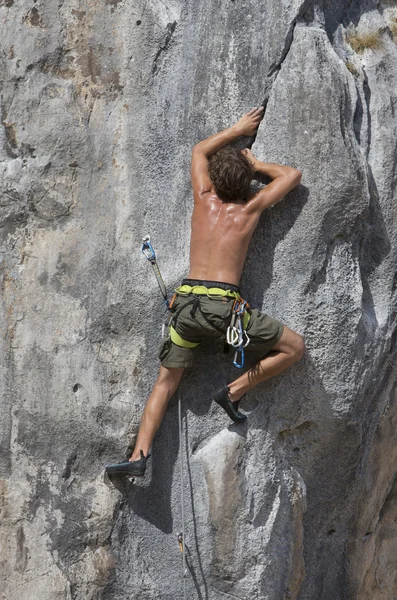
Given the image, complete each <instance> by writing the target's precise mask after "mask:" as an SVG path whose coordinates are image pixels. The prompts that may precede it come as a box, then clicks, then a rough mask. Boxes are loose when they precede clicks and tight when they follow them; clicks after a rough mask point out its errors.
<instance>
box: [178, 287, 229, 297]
mask: <svg viewBox="0 0 397 600" xmlns="http://www.w3.org/2000/svg"><path fill="white" fill-rule="evenodd" d="M175 291H176V293H177V294H180V295H181V296H187V295H189V294H197V295H198V296H215V297H219V298H226V297H227V298H240V294H239V292H232V291H231V290H222V288H217V287H212V288H206V287H205V286H204V285H194V286H191V285H181V286H180V287H178V288H176V290H175Z"/></svg>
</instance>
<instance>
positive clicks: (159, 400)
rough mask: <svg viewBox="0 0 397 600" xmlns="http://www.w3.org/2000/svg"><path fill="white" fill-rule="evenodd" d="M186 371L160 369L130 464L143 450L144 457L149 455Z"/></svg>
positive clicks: (144, 412)
mask: <svg viewBox="0 0 397 600" xmlns="http://www.w3.org/2000/svg"><path fill="white" fill-rule="evenodd" d="M184 370H185V369H184V368H183V367H181V368H173V369H167V368H166V367H160V371H159V375H158V377H157V381H156V383H155V384H154V388H153V391H152V393H151V394H150V396H149V398H148V401H147V403H146V406H145V410H144V411H143V415H142V419H141V424H140V426H139V431H138V437H137V439H136V443H135V448H134V451H133V453H132V454H131V457H130V459H129V460H130V462H133V461H135V460H139V458H140V451H141V450H142V452H143V454H144V456H147V455H148V454H149V449H150V446H151V445H152V442H153V439H154V436H155V434H156V431H157V430H158V428H159V427H160V424H161V421H162V420H163V417H164V413H165V411H166V408H167V405H168V402H169V401H170V399H171V398H172V396H173V395H174V394H175V392H176V390H177V388H178V385H179V383H180V381H181V378H182V375H183V371H184Z"/></svg>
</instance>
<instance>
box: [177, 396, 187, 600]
mask: <svg viewBox="0 0 397 600" xmlns="http://www.w3.org/2000/svg"><path fill="white" fill-rule="evenodd" d="M181 404H182V403H181V388H179V391H178V424H179V452H180V456H181V459H180V461H179V465H180V479H181V523H182V532H181V533H180V534H179V535H178V542H179V550H180V551H181V555H182V583H183V600H186V598H187V596H186V575H187V568H186V548H185V499H184V490H183V451H184V450H183V438H182V406H181Z"/></svg>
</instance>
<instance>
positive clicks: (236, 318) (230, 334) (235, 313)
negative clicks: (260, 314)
mask: <svg viewBox="0 0 397 600" xmlns="http://www.w3.org/2000/svg"><path fill="white" fill-rule="evenodd" d="M248 307H249V306H248V303H247V302H246V301H245V300H243V299H242V298H236V300H235V301H234V303H233V308H232V318H231V321H230V325H229V327H228V328H227V332H226V341H227V343H228V344H229V346H232V347H233V348H236V352H235V353H234V358H233V364H234V366H235V367H237V368H238V369H242V368H243V367H244V364H245V356H244V348H246V347H247V346H248V344H249V343H250V338H249V336H248V334H247V331H246V327H247V325H248V321H249V313H248V312H247V309H248Z"/></svg>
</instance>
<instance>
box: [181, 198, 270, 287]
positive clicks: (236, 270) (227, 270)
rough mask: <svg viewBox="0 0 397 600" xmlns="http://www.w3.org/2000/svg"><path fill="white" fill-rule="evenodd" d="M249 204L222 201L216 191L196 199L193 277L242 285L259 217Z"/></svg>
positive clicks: (193, 223) (191, 257)
mask: <svg viewBox="0 0 397 600" xmlns="http://www.w3.org/2000/svg"><path fill="white" fill-rule="evenodd" d="M248 204H249V202H248V203H246V202H243V201H241V202H228V203H227V202H222V200H220V199H219V198H218V196H217V195H216V193H215V191H214V190H211V191H210V192H207V193H206V194H202V195H201V196H198V197H195V202H194V210H193V215H192V233H191V240H190V272H189V275H188V277H189V278H191V279H204V280H210V281H223V282H226V283H231V284H234V285H239V282H240V277H241V272H242V270H243V266H244V262H245V257H246V255H247V250H248V246H249V243H250V240H251V237H252V233H253V231H254V229H255V227H256V225H257V223H258V218H259V214H258V213H257V211H256V212H253V211H250V210H249V209H248Z"/></svg>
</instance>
